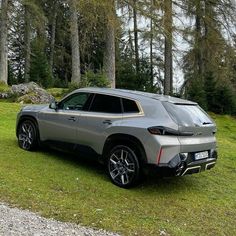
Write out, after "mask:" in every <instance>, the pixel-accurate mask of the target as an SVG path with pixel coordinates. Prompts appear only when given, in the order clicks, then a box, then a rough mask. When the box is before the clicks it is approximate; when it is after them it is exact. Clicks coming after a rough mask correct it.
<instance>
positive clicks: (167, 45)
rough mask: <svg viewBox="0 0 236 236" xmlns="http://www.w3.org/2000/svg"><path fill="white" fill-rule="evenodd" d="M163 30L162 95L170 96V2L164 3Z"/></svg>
mask: <svg viewBox="0 0 236 236" xmlns="http://www.w3.org/2000/svg"><path fill="white" fill-rule="evenodd" d="M164 12H165V14H164V30H165V65H164V66H165V78H164V94H165V95H170V94H172V84H173V68H172V66H173V65H172V33H173V32H172V31H173V30H172V21H173V18H172V0H165V1H164Z"/></svg>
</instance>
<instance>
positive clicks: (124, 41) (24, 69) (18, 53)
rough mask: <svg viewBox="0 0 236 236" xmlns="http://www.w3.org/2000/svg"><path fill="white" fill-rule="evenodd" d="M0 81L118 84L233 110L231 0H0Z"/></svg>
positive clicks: (235, 78) (235, 26) (235, 77)
mask: <svg viewBox="0 0 236 236" xmlns="http://www.w3.org/2000/svg"><path fill="white" fill-rule="evenodd" d="M0 2H1V11H0V83H1V84H5V85H12V84H18V83H24V82H29V81H35V82H37V83H38V84H40V85H41V86H43V87H45V88H50V87H68V86H69V87H84V86H100V87H106V86H107V87H116V88H125V89H134V90H141V91H148V92H156V93H161V94H166V95H174V96H178V97H182V98H186V99H190V100H193V101H196V102H198V103H199V104H200V105H201V106H202V107H203V108H204V109H206V110H208V111H212V112H215V113H221V114H232V115H235V114H236V3H235V1H234V0H182V1H180V0H50V1H47V0H1V1H0Z"/></svg>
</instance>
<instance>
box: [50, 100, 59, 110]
mask: <svg viewBox="0 0 236 236" xmlns="http://www.w3.org/2000/svg"><path fill="white" fill-rule="evenodd" d="M49 108H50V109H53V110H57V109H58V103H57V102H55V101H54V102H51V103H50V104H49Z"/></svg>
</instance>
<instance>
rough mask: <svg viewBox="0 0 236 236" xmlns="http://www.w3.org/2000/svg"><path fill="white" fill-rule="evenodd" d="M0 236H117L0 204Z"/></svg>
mask: <svg viewBox="0 0 236 236" xmlns="http://www.w3.org/2000/svg"><path fill="white" fill-rule="evenodd" d="M0 235H4V236H18V235H20V236H22V235H23V236H26V235H27V236H31V235H32V236H45V235H46V236H54V235H57V236H74V235H80V236H119V235H118V234H114V233H110V232H107V231H104V230H94V229H91V228H86V227H82V226H79V225H76V224H71V223H62V222H59V221H56V220H51V219H46V218H43V217H41V216H39V215H37V214H35V213H32V212H30V211H27V210H20V209H17V208H11V207H9V206H8V205H6V204H3V203H0Z"/></svg>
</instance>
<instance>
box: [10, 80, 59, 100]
mask: <svg viewBox="0 0 236 236" xmlns="http://www.w3.org/2000/svg"><path fill="white" fill-rule="evenodd" d="M11 90H12V93H13V94H14V95H16V96H17V97H18V98H17V102H21V103H22V102H23V103H33V104H40V103H41V104H42V103H50V102H51V101H52V100H54V97H53V96H52V95H51V94H49V93H48V92H47V91H46V90H45V89H43V88H41V87H40V86H39V85H38V84H36V83H35V82H30V83H25V84H18V85H12V87H11Z"/></svg>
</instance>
